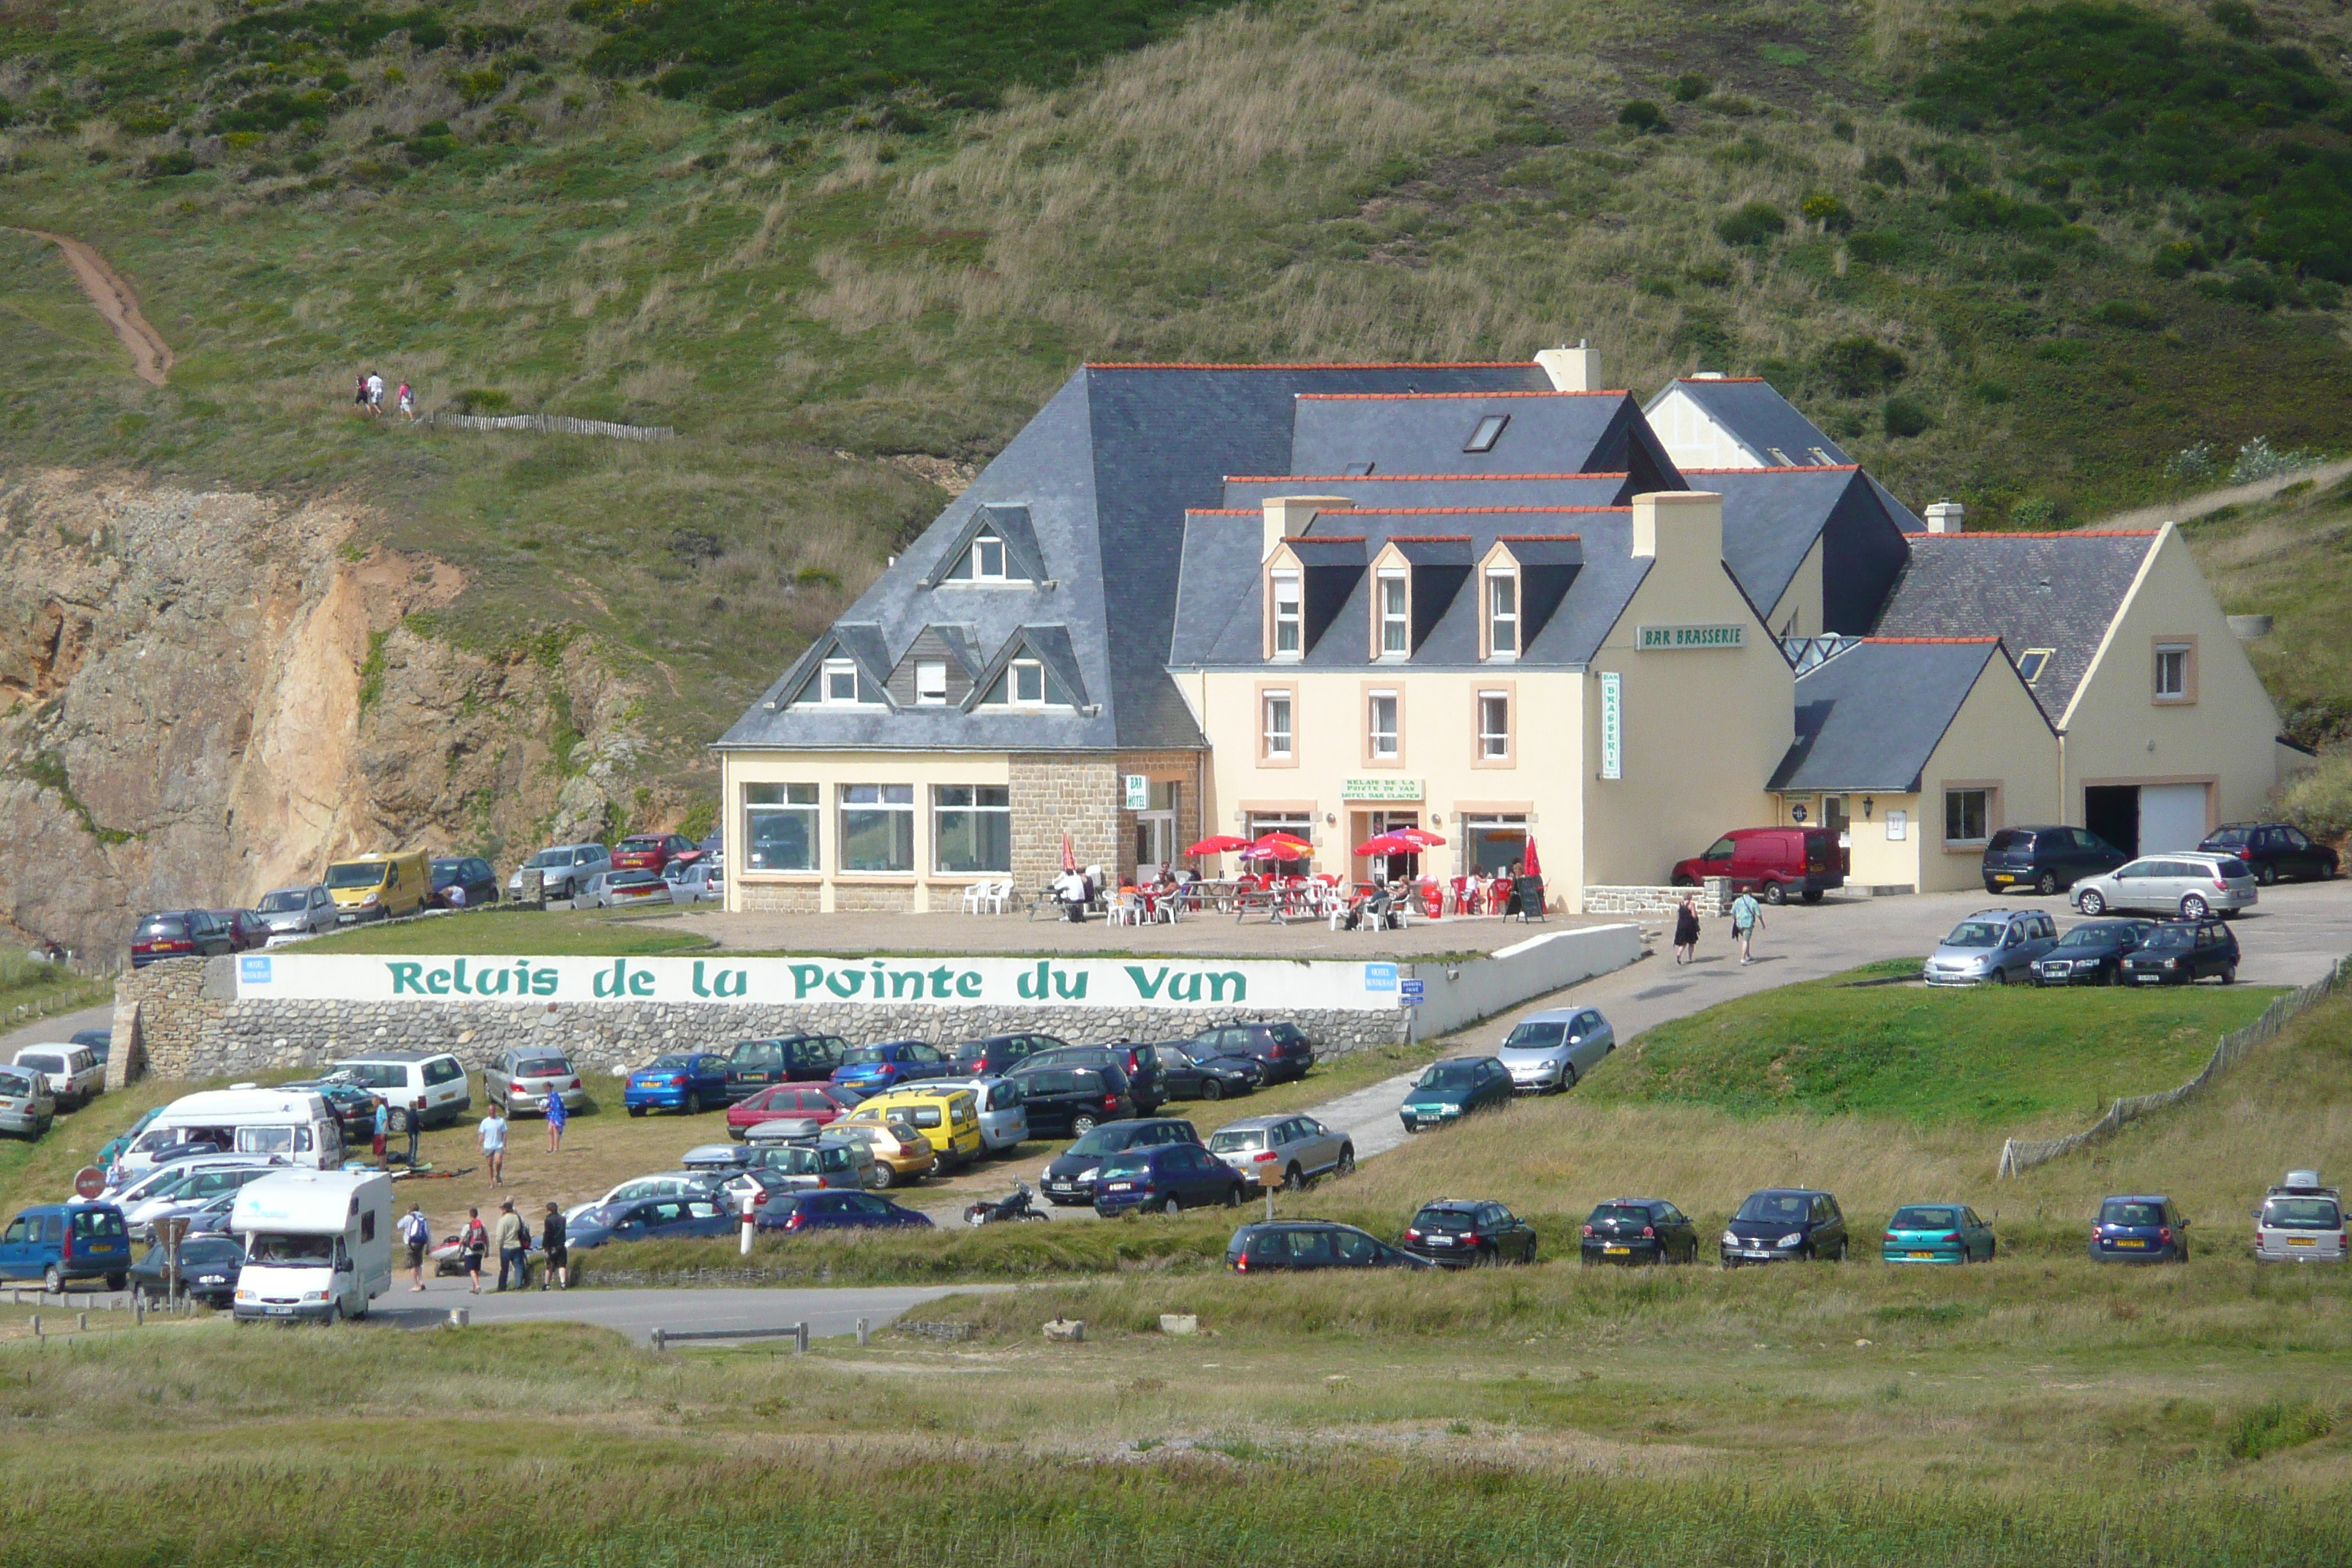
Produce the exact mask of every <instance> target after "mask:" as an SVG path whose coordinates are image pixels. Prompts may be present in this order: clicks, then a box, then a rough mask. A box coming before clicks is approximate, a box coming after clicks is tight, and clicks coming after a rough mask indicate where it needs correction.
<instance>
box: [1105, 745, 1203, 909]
mask: <svg viewBox="0 0 2352 1568" xmlns="http://www.w3.org/2000/svg"><path fill="white" fill-rule="evenodd" d="M1205 754H1206V753H1204V752H1120V753H1119V758H1118V773H1119V775H1120V776H1119V777H1118V778H1114V779H1113V780H1112V781H1111V783H1112V785H1113V787H1114V788H1115V789H1117V790H1118V797H1119V800H1120V810H1119V814H1118V879H1119V880H1120V881H1122V882H1132V881H1134V880H1135V868H1136V865H1137V859H1136V848H1137V845H1136V833H1135V827H1136V823H1135V813H1133V812H1131V811H1129V810H1127V809H1126V808H1125V797H1126V789H1125V787H1124V783H1125V779H1124V775H1126V774H1129V773H1140V774H1142V775H1143V776H1144V777H1145V778H1148V779H1150V780H1151V781H1152V783H1153V784H1154V785H1159V784H1175V785H1176V786H1177V790H1176V833H1175V839H1176V841H1175V842H1174V843H1173V844H1171V845H1170V846H1169V847H1168V848H1169V853H1170V854H1171V856H1172V857H1173V858H1175V859H1177V860H1181V859H1182V858H1184V847H1185V846H1186V845H1188V844H1198V843H1199V842H1200V841H1201V839H1202V837H1203V834H1202V827H1201V789H1202V783H1203V780H1202V773H1204V772H1205V771H1206V770H1204V769H1203V768H1202V765H1201V761H1202V757H1203V756H1204V755H1205Z"/></svg>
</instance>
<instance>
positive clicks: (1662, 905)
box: [1584, 877, 1731, 915]
mask: <svg viewBox="0 0 2352 1568" xmlns="http://www.w3.org/2000/svg"><path fill="white" fill-rule="evenodd" d="M1685 898H1688V899H1690V900H1691V907H1692V908H1694V909H1696V910H1698V912H1699V913H1700V914H1702V915H1727V914H1729V913H1730V912H1731V879H1730V878H1728V877H1709V878H1707V879H1705V880H1704V881H1703V882H1701V883H1700V884H1699V886H1697V887H1696V888H1587V889H1584V912H1585V913H1586V914H1588V915H1670V914H1673V913H1674V912H1675V910H1678V909H1680V908H1682V902H1683V900H1684V899H1685Z"/></svg>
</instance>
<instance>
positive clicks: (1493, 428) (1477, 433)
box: [1462, 414, 1511, 452]
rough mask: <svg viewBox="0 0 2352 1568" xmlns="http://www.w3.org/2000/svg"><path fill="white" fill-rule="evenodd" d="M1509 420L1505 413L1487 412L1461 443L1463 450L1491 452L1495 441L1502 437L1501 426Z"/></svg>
mask: <svg viewBox="0 0 2352 1568" xmlns="http://www.w3.org/2000/svg"><path fill="white" fill-rule="evenodd" d="M1510 422H1511V416H1509V415H1507V414H1489V415H1486V416H1484V417H1483V418H1481V419H1480V420H1479V421H1478V428H1476V429H1475V430H1473V431H1471V432H1470V439H1468V440H1467V441H1465V442H1463V443H1462V449H1463V450H1464V451H1465V452H1491V451H1493V450H1494V449H1495V443H1496V442H1497V441H1499V440H1501V439H1502V438H1503V426H1506V425H1508V424H1509V423H1510Z"/></svg>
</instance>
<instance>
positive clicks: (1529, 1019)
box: [1495, 1007, 1617, 1094]
mask: <svg viewBox="0 0 2352 1568" xmlns="http://www.w3.org/2000/svg"><path fill="white" fill-rule="evenodd" d="M1616 1048H1617V1033H1616V1031H1615V1030H1613V1029H1612V1028H1611V1027H1610V1026H1609V1020H1608V1019H1606V1018H1604V1017H1602V1016H1601V1014H1600V1013H1599V1011H1598V1010H1596V1009H1594V1008H1591V1007H1547V1008H1545V1009H1544V1010H1543V1011H1542V1012H1540V1013H1530V1014H1528V1016H1526V1017H1525V1018H1522V1019H1521V1020H1520V1021H1519V1025H1518V1026H1517V1028H1515V1029H1513V1030H1512V1031H1511V1032H1510V1034H1509V1036H1508V1037H1506V1038H1505V1039H1504V1041H1503V1043H1502V1044H1501V1045H1500V1046H1499V1047H1496V1051H1495V1055H1496V1058H1498V1059H1499V1060H1500V1061H1501V1062H1502V1064H1503V1065H1504V1066H1505V1067H1507V1068H1510V1069H1511V1088H1512V1089H1514V1090H1516V1091H1517V1092H1518V1093H1520V1094H1556V1093H1559V1092H1560V1091H1562V1090H1565V1089H1574V1088H1575V1087H1576V1085H1577V1082H1578V1080H1579V1079H1582V1078H1583V1077H1584V1075H1585V1074H1587V1073H1589V1072H1591V1070H1592V1069H1593V1068H1597V1067H1599V1066H1600V1065H1601V1058H1603V1057H1605V1056H1607V1055H1608V1054H1609V1053H1610V1052H1611V1051H1613V1050H1615V1049H1616Z"/></svg>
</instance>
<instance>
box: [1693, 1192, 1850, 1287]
mask: <svg viewBox="0 0 2352 1568" xmlns="http://www.w3.org/2000/svg"><path fill="white" fill-rule="evenodd" d="M1788 1258H1827V1259H1828V1260H1829V1261H1831V1262H1832V1263H1838V1262H1843V1260H1844V1258H1845V1215H1843V1213H1842V1212H1840V1211H1839V1208H1838V1201H1837V1199H1835V1198H1834V1197H1832V1196H1831V1195H1830V1194H1827V1193H1823V1192H1816V1191H1814V1190H1813V1189H1812V1188H1811V1187H1766V1188H1765V1189H1764V1190H1763V1191H1762V1192H1760V1193H1750V1194H1748V1201H1747V1202H1746V1203H1744V1204H1741V1205H1739V1212H1738V1214H1736V1215H1732V1216H1731V1225H1730V1226H1729V1228H1727V1230H1725V1231H1724V1233H1723V1266H1724V1267H1725V1268H1738V1267H1739V1266H1740V1265H1741V1264H1743V1263H1778V1262H1781V1261H1783V1260H1785V1259H1788Z"/></svg>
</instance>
